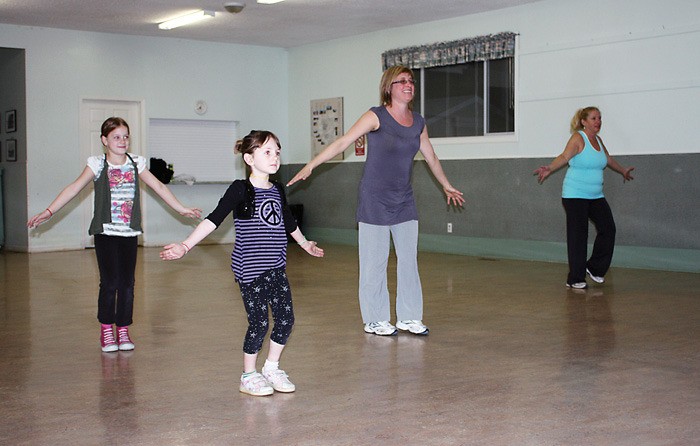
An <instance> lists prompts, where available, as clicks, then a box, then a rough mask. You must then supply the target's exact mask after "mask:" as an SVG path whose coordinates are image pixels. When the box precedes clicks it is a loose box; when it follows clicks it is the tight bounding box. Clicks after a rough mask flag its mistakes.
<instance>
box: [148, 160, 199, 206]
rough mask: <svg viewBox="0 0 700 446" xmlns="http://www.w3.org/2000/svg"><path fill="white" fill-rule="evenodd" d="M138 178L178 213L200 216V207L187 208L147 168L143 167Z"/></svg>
mask: <svg viewBox="0 0 700 446" xmlns="http://www.w3.org/2000/svg"><path fill="white" fill-rule="evenodd" d="M139 178H141V180H142V181H143V182H144V183H146V185H147V186H148V187H150V188H151V189H153V192H155V193H156V194H158V196H159V197H160V198H162V199H163V201H165V202H166V203H167V204H168V206H170V207H171V208H173V209H174V210H175V211H176V212H177V213H179V214H180V215H184V216H185V217H190V218H200V217H201V216H202V210H201V209H199V208H188V207H185V206H184V205H183V204H182V203H180V201H179V200H178V199H177V198H176V197H175V195H174V194H173V193H172V192H171V191H170V189H168V186H166V185H165V184H163V183H161V182H160V180H158V178H156V177H155V176H154V175H153V174H152V173H151V172H150V171H149V170H148V169H144V170H143V172H141V173H140V174H139Z"/></svg>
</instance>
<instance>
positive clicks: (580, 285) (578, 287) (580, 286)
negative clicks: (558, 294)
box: [566, 282, 588, 290]
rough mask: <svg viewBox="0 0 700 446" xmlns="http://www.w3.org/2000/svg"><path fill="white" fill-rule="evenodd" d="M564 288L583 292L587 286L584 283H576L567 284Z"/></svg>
mask: <svg viewBox="0 0 700 446" xmlns="http://www.w3.org/2000/svg"><path fill="white" fill-rule="evenodd" d="M566 287H567V288H573V289H575V290H585V289H586V288H588V285H586V282H576V283H567V284H566Z"/></svg>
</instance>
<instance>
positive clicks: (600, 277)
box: [586, 268, 605, 283]
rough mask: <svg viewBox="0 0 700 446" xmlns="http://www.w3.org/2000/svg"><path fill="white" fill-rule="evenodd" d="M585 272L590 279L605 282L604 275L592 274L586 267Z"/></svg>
mask: <svg viewBox="0 0 700 446" xmlns="http://www.w3.org/2000/svg"><path fill="white" fill-rule="evenodd" d="M586 273H587V274H588V277H590V278H591V280H592V281H594V282H595V283H604V282H605V277H602V276H594V275H593V274H591V272H590V271H589V270H588V268H586Z"/></svg>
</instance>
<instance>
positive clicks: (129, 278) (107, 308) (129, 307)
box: [95, 234, 138, 327]
mask: <svg viewBox="0 0 700 446" xmlns="http://www.w3.org/2000/svg"><path fill="white" fill-rule="evenodd" d="M137 247H138V240H137V237H119V236H113V235H104V234H98V235H95V255H96V256H97V266H98V267H99V269H100V294H99V297H98V299H97V320H99V321H100V323H102V324H110V325H111V324H116V325H117V326H118V327H126V326H127V325H131V323H132V322H133V319H132V316H133V314H134V273H135V271H136V252H137Z"/></svg>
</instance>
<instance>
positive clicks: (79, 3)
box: [0, 0, 540, 48]
mask: <svg viewBox="0 0 700 446" xmlns="http://www.w3.org/2000/svg"><path fill="white" fill-rule="evenodd" d="M242 1H243V3H246V6H245V8H244V9H243V11H242V12H241V13H239V14H232V13H229V12H226V10H225V9H224V7H223V5H224V3H226V0H0V23H9V24H15V25H27V26H39V27H47V28H65V29H72V30H83V31H97V32H107V33H117V34H132V35H140V36H166V37H177V38H182V39H195V40H206V41H213V42H227V43H239V44H246V45H263V46H274V47H282V48H291V47H295V46H300V45H306V44H310V43H317V42H323V41H327V40H331V39H335V38H338V37H347V36H353V35H359V34H364V33H367V32H372V31H378V30H382V29H386V28H395V27H399V26H405V25H411V24H415V23H422V22H431V21H434V20H441V19H447V18H450V17H456V16H463V15H469V14H476V13H480V12H485V11H491V10H496V9H502V8H508V7H512V6H518V5H523V4H526V3H533V2H535V1H540V0H286V1H284V2H282V3H277V4H274V5H262V4H257V3H256V0H242ZM198 9H205V10H212V11H215V12H216V17H215V18H214V19H210V20H207V21H204V22H201V23H200V24H197V25H191V26H188V27H183V28H177V29H174V30H169V31H162V30H160V29H158V26H157V24H158V23H159V22H162V21H164V20H167V19H171V18H173V17H177V16H180V15H183V14H186V13H188V12H193V11H196V10H198ZM498 31H501V30H498Z"/></svg>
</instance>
